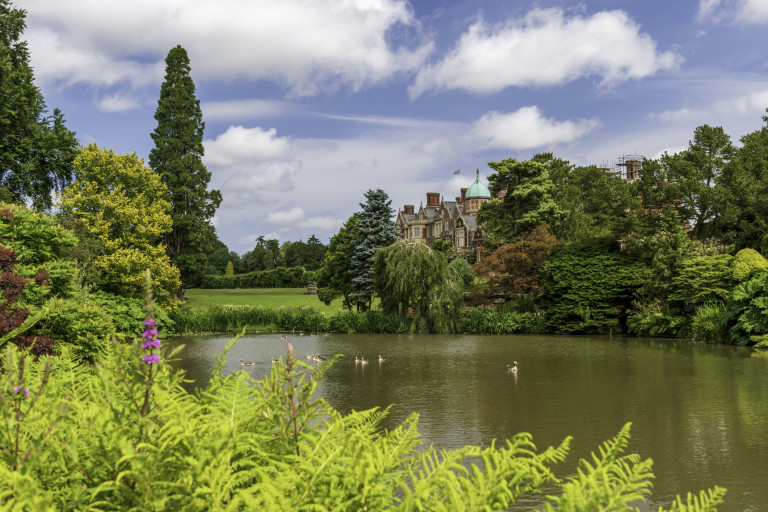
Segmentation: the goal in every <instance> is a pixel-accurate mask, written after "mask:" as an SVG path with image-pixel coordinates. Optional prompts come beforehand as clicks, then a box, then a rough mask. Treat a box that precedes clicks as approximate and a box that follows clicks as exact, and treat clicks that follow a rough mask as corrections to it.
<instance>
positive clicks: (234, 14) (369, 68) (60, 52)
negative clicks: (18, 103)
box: [24, 0, 432, 96]
mask: <svg viewBox="0 0 768 512" xmlns="http://www.w3.org/2000/svg"><path fill="white" fill-rule="evenodd" d="M24 7H25V9H26V10H27V11H28V18H27V19H28V26H29V27H30V30H29V31H28V32H27V34H26V35H27V38H28V40H29V43H30V48H31V55H32V59H33V62H32V63H33V65H34V67H35V74H36V77H37V79H38V80H40V81H42V82H46V83H56V84H60V85H70V84H74V83H87V84H96V85H105V84H115V83H117V82H128V83H130V84H131V85H132V86H141V85H146V84H148V83H153V84H156V83H159V82H160V81H161V80H162V70H163V69H164V62H163V61H164V58H165V56H166V54H167V52H168V50H170V49H171V48H172V47H173V46H175V45H177V44H181V45H182V46H183V47H184V48H185V49H186V50H187V51H188V53H189V55H190V59H191V64H192V75H193V78H195V79H217V80H224V81H232V80H235V79H252V80H258V79H267V80H273V81H276V82H279V83H281V84H284V85H285V86H286V87H287V88H288V89H289V90H290V91H291V93H292V94H294V95H297V96H302V95H313V94H317V93H319V92H321V91H332V90H335V89H338V88H339V87H341V86H346V87H350V88H352V89H353V90H357V89H360V88H363V87H366V86H369V85H372V84H378V83H382V82H384V81H386V80H388V79H389V78H391V77H392V76H393V75H394V74H396V73H399V72H407V71H411V70H413V69H415V68H416V67H418V66H419V65H421V63H422V62H423V60H424V59H425V58H426V56H427V55H428V54H429V53H430V52H431V51H432V43H431V42H429V41H427V40H425V39H424V37H422V36H421V35H420V30H421V29H420V26H419V24H418V22H417V21H416V19H415V17H414V14H413V11H412V9H411V8H410V4H409V3H408V2H407V1H406V0H367V1H365V2H351V1H346V2H339V1H336V0H313V1H311V2H307V1H303V0H260V1H258V2H254V1H251V0H219V1H217V2H211V1H209V0H163V1H162V2H158V1H157V0H134V1H132V2H128V3H126V2H116V1H108V0H70V1H68V2H61V1H60V0H26V1H25V6H24ZM393 30H400V31H406V32H410V33H411V35H412V36H413V37H412V38H411V40H415V41H417V42H416V43H410V44H407V45H406V44H404V45H397V44H394V43H393V42H392V37H391V34H392V31H393ZM405 39H407V38H403V40H405ZM158 70H160V74H159V76H158Z"/></svg>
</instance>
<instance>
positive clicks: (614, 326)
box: [542, 238, 650, 333]
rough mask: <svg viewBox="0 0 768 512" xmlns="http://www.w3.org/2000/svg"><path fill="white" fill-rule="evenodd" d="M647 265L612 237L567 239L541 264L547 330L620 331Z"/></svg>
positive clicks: (643, 281)
mask: <svg viewBox="0 0 768 512" xmlns="http://www.w3.org/2000/svg"><path fill="white" fill-rule="evenodd" d="M649 275H650V269H649V268H648V266H647V265H645V264H643V263H642V262H641V261H639V260H638V259H636V258H633V257H631V256H629V255H626V254H623V253H621V252H619V250H618V246H617V245H616V243H615V242H614V241H613V240H610V239H605V238H593V239H584V240H578V241H575V242H571V243H569V244H567V245H566V246H565V247H564V248H562V249H561V250H560V251H559V252H557V253H556V254H555V255H554V256H553V257H552V259H551V260H550V261H548V262H547V263H546V264H545V265H544V280H543V296H542V304H543V306H544V309H545V311H546V312H547V328H548V329H549V330H551V331H554V332H562V333H589V332H605V331H608V332H612V331H620V330H623V324H624V322H625V321H626V317H627V314H628V311H629V307H630V305H631V302H632V298H633V295H634V292H635V290H636V289H637V288H638V287H640V286H641V285H642V284H644V283H645V282H646V280H647V278H648V276H649Z"/></svg>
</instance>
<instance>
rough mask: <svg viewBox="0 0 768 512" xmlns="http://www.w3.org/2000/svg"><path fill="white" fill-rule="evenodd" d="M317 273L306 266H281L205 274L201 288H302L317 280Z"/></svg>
mask: <svg viewBox="0 0 768 512" xmlns="http://www.w3.org/2000/svg"><path fill="white" fill-rule="evenodd" d="M316 274H317V273H316V272H314V271H307V270H304V267H289V268H285V267H279V268H276V269H272V270H256V271H254V272H248V273H247V274H235V275H231V276H230V275H223V276H220V275H207V276H203V280H202V282H201V284H200V288H206V289H229V288H300V287H302V286H306V285H307V284H309V283H310V282H312V281H316V280H317V275H316Z"/></svg>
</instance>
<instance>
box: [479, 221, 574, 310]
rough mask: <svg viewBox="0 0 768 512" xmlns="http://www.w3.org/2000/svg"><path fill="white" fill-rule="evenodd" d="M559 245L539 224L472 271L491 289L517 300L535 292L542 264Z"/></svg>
mask: <svg viewBox="0 0 768 512" xmlns="http://www.w3.org/2000/svg"><path fill="white" fill-rule="evenodd" d="M561 246H562V244H561V243H560V241H559V240H558V239H557V237H556V236H554V235H553V234H552V233H550V231H549V226H547V225H545V224H542V225H541V226H537V227H536V228H535V229H534V230H533V231H531V232H530V233H527V234H525V235H523V236H520V237H518V238H516V239H515V240H514V241H512V242H511V243H505V244H502V245H501V246H499V247H498V248H496V249H495V250H494V251H493V252H492V253H491V254H489V255H488V256H486V257H485V258H483V259H482V260H481V261H480V262H479V263H476V264H475V267H474V270H475V272H476V273H477V274H478V275H479V276H482V277H484V278H485V279H486V280H487V282H488V285H489V286H490V287H491V289H494V288H497V289H499V290H498V291H500V292H502V294H503V295H504V296H506V297H507V298H509V299H513V300H516V299H519V298H521V297H522V296H524V295H526V294H529V293H531V292H532V291H536V290H538V288H539V282H540V279H541V274H542V267H543V265H544V264H545V263H546V262H547V261H549V259H550V258H551V257H552V255H553V254H554V253H555V251H557V250H558V249H559V248H560V247H561Z"/></svg>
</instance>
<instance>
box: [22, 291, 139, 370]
mask: <svg viewBox="0 0 768 512" xmlns="http://www.w3.org/2000/svg"><path fill="white" fill-rule="evenodd" d="M144 316H146V313H145V314H144ZM37 330H38V331H39V332H40V333H41V334H43V335H46V336H50V337H52V338H53V339H55V340H56V343H57V344H61V343H65V344H68V345H70V346H71V350H72V353H73V354H74V356H75V357H76V358H77V359H78V360H79V361H82V362H85V363H92V362H94V361H97V360H100V359H103V358H104V356H105V355H106V354H107V352H108V351H109V350H110V349H111V346H112V343H111V338H112V336H113V335H114V334H115V332H116V331H115V325H114V323H113V321H112V318H111V317H110V315H108V314H107V312H106V311H105V310H104V309H103V308H102V307H101V306H99V305H97V304H88V303H83V302H82V301H80V300H77V299H52V300H51V301H49V302H48V304H46V307H45V315H44V316H43V318H42V319H41V320H40V323H39V324H38V328H37Z"/></svg>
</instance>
